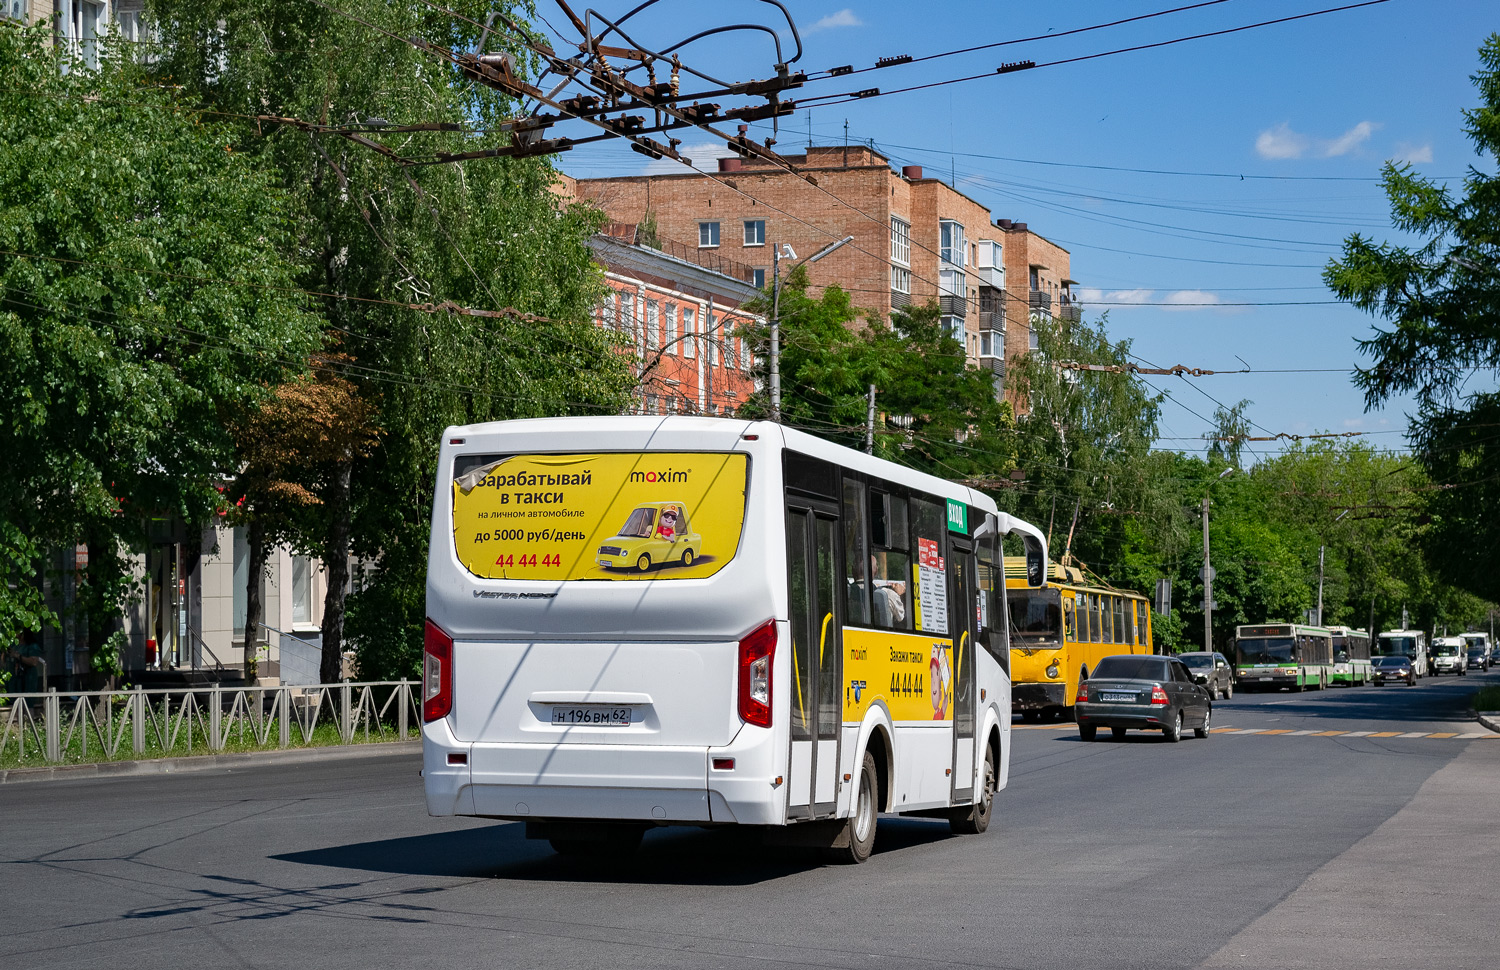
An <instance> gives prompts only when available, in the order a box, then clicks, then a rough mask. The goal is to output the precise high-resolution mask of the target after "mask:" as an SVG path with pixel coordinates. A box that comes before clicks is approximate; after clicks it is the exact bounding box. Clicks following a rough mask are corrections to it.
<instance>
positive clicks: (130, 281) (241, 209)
mask: <svg viewBox="0 0 1500 970" xmlns="http://www.w3.org/2000/svg"><path fill="white" fill-rule="evenodd" d="M65 67H66V70H64V68H65ZM244 134H245V133H244V132H243V131H242V130H239V129H236V128H233V127H230V126H228V125H225V124H222V123H220V122H218V121H215V120H214V119H212V118H205V117H204V116H202V115H200V114H198V113H196V112H195V111H193V110H192V109H191V108H190V107H189V106H188V104H187V102H186V101H185V100H184V99H183V97H182V96H181V94H180V93H179V92H173V91H171V90H168V89H165V88H162V87H158V86H155V85H150V84H143V83H142V82H141V77H140V74H139V72H138V70H137V69H136V68H135V66H134V64H133V62H132V61H131V60H130V59H129V58H127V57H125V56H122V54H121V52H120V51H119V50H117V49H115V48H114V47H112V46H110V45H105V46H104V47H103V49H102V51H101V55H100V65H99V68H98V69H97V70H90V69H87V68H86V67H85V65H83V64H81V63H78V62H73V63H67V64H65V62H64V58H63V55H61V54H60V53H58V52H57V51H56V50H55V49H54V48H53V47H52V46H51V45H49V43H48V34H47V32H46V31H45V30H44V29H41V28H37V29H31V30H19V29H15V28H10V27H6V28H4V29H0V415H3V416H4V418H3V424H0V451H3V452H4V453H5V454H6V455H8V456H10V457H11V460H10V461H7V462H4V463H0V523H4V525H3V528H0V564H3V565H0V571H3V572H4V574H5V575H4V579H5V580H6V581H7V582H5V583H4V584H0V638H4V639H9V638H10V637H12V636H13V635H14V634H15V632H16V630H17V629H18V628H36V627H37V626H39V625H40V624H39V621H40V620H41V619H43V618H44V613H45V610H44V609H43V606H42V603H41V600H40V597H39V595H38V593H37V581H38V576H37V573H38V570H39V569H40V564H41V562H42V553H43V551H44V550H46V549H49V548H52V549H56V548H67V549H71V548H72V547H73V546H74V545H75V544H78V543H87V544H88V546H89V550H90V556H89V564H88V569H87V572H86V574H85V577H84V579H85V582H84V586H83V588H82V590H81V591H80V598H79V601H80V603H82V604H84V605H85V607H86V609H87V612H88V613H89V614H91V617H92V619H93V622H92V623H91V625H90V633H91V638H92V639H94V640H95V641H96V643H99V644H102V643H103V642H104V641H105V640H106V639H107V637H108V635H109V632H110V626H111V624H112V623H114V622H117V621H118V614H119V610H120V608H121V606H122V605H123V600H124V598H125V596H126V594H127V592H128V589H129V584H128V582H127V579H128V571H127V564H126V562H125V560H124V559H123V558H122V552H123V551H124V550H127V549H139V548H141V546H142V544H143V543H144V541H145V537H146V529H147V524H148V522H149V520H151V519H152V518H162V517H178V518H181V519H183V520H185V521H188V522H194V523H202V522H205V521H207V520H208V519H209V518H210V517H211V516H212V515H214V514H215V513H216V512H217V511H218V509H219V507H220V503H221V497H220V493H219V491H218V489H217V486H218V484H219V481H220V474H221V472H222V471H223V470H224V469H225V468H227V467H230V466H231V465H232V461H233V454H234V449H233V441H232V438H231V436H230V434H229V432H228V431H227V429H226V418H227V416H228V415H229V414H232V413H234V412H235V411H237V410H240V409H246V408H253V407H254V406H255V405H256V403H257V402H258V401H259V400H260V399H261V398H262V397H263V395H264V394H265V393H266V389H267V388H268V387H270V386H274V385H275V384H278V383H280V382H282V381H283V380H285V379H287V377H288V376H289V375H290V374H294V373H296V372H297V371H298V370H299V369H300V368H301V366H302V361H303V359H304V358H305V356H306V354H307V353H308V352H309V351H310V350H312V349H313V348H314V347H315V346H316V344H317V340H318V325H317V320H316V319H315V318H314V317H312V316H310V315H309V314H308V313H307V312H306V311H305V309H304V308H303V307H302V306H301V304H300V301H299V300H298V299H296V298H295V296H294V295H293V294H291V293H290V292H289V288H290V287H293V286H294V285H295V284H296V282H297V278H298V274H299V270H300V267H299V266H298V264H297V261H296V259H295V255H296V251H297V250H296V245H295V238H296V237H295V234H294V228H295V226H296V222H297V220H296V217H295V211H294V207H293V203H292V200H291V198H290V197H289V195H288V194H287V193H285V192H283V191H280V190H279V189H278V188H277V187H276V184H275V179H274V177H273V173H272V171H271V169H270V168H269V166H267V165H266V164H265V163H264V161H263V160H262V159H260V158H258V157H257V156H256V155H255V154H254V153H253V152H246V151H244V150H243V148H244V141H245V138H244ZM12 584H14V585H12Z"/></svg>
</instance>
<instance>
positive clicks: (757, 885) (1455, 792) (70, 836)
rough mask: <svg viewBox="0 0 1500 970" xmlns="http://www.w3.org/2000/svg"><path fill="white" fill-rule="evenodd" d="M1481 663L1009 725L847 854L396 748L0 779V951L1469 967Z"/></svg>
mask: <svg viewBox="0 0 1500 970" xmlns="http://www.w3.org/2000/svg"><path fill="white" fill-rule="evenodd" d="M1495 680H1500V674H1492V675H1488V676H1486V677H1483V678H1481V677H1479V676H1476V675H1471V676H1469V677H1467V678H1464V679H1462V680H1459V679H1456V678H1455V679H1444V680H1441V681H1435V680H1425V681H1423V682H1421V684H1420V685H1419V686H1417V687H1415V688H1407V687H1387V688H1363V689H1358V690H1345V689H1338V690H1329V691H1324V692H1317V693H1309V694H1297V695H1293V694H1267V695H1248V696H1247V695H1243V694H1237V695H1236V696H1235V698H1234V699H1232V700H1229V701H1221V702H1219V704H1218V705H1217V706H1216V711H1215V726H1216V729H1217V731H1218V733H1216V734H1215V735H1213V736H1212V737H1210V738H1209V739H1207V740H1193V739H1187V740H1184V741H1183V742H1182V743H1180V744H1176V745H1169V744H1165V743H1163V742H1161V741H1160V739H1159V737H1158V736H1156V735H1151V734H1142V735H1139V736H1137V735H1135V734H1132V735H1130V736H1129V737H1128V738H1127V739H1126V740H1125V741H1123V742H1115V741H1113V740H1103V741H1096V742H1093V743H1084V742H1082V741H1080V740H1079V739H1078V736H1077V732H1076V730H1075V729H1074V728H1073V726H1072V725H1052V726H1041V727H1037V728H1026V729H1018V730H1016V731H1015V732H1014V733H1013V738H1014V755H1013V761H1012V769H1011V781H1010V787H1009V789H1008V790H1007V791H1005V792H1003V793H1002V794H1001V796H1000V799H999V801H998V802H997V805H998V816H997V819H996V823H995V826H994V827H992V829H991V831H990V832H989V833H988V834H987V835H984V836H975V837H967V838H957V837H953V836H951V835H949V834H948V830H947V827H946V825H944V824H942V823H937V822H931V821H925V820H906V819H896V818H885V819H882V821H881V826H880V836H879V840H878V842H877V845H876V851H875V855H874V856H873V858H872V859H871V860H870V861H869V862H868V863H866V864H865V865H863V866H859V867H837V866H823V865H821V864H819V863H817V862H815V861H812V860H810V859H808V858H807V857H805V856H803V855H800V854H798V853H797V852H795V851H792V850H774V851H771V850H766V849H764V848H761V847H759V846H757V845H755V844H753V843H751V842H748V841H747V840H745V839H744V838H743V837H741V836H737V835H736V834H734V833H726V832H708V831H700V830H662V831H659V832H653V833H652V834H651V835H649V836H648V837H647V839H646V842H645V844H644V846H643V848H642V851H641V853H640V854H639V856H637V857H636V858H635V859H633V860H631V861H629V862H627V863H619V864H613V865H589V864H581V863H576V862H572V861H568V860H563V859H560V858H558V857H556V856H554V855H553V854H552V853H551V851H550V849H549V848H548V847H547V846H546V845H545V844H544V843H543V844H535V843H530V842H527V841H525V840H524V839H523V838H522V837H521V827H520V826H518V825H511V824H498V823H485V822H474V821H457V820H452V819H429V818H428V817H427V816H426V815H425V813H424V810H423V806H422V798H421V790H420V780H419V778H418V776H417V763H416V760H415V759H413V758H410V757H393V758H367V759H360V760H349V761H330V762H325V763H317V764H298V765H277V766H263V767H254V768H250V769H248V770H243V771H242V770H234V771H227V772H217V771H215V772H208V771H205V772H197V773H191V774H183V775H168V776H146V777H126V778H109V779H89V780H69V781H51V782H45V783H28V784H7V785H3V786H0V820H3V829H0V830H3V832H4V839H3V841H0V967H6V968H8V967H17V968H19V967H26V968H41V967H53V966H69V967H87V966H91V965H99V966H108V967H111V968H115V967H122V966H126V967H133V966H150V967H153V968H173V967H191V968H194V970H202V968H203V967H207V966H215V967H218V966H224V967H230V966H247V967H277V968H284V967H287V966H296V965H307V966H312V967H318V968H332V967H360V968H369V967H384V966H397V965H399V966H420V967H427V966H432V967H442V968H445V970H451V968H455V967H589V968H600V967H610V968H638V967H719V966H733V967H758V968H774V967H782V966H786V967H793V966H795V967H809V966H811V967H849V968H874V967H891V968H898V967H899V968H926V967H937V966H956V965H962V966H966V967H1026V968H1031V967H1038V968H1041V967H1046V968H1051V967H1057V968H1069V970H1071V968H1077V967H1088V966H1096V967H1121V968H1126V967H1150V968H1153V970H1159V968H1171V967H1196V966H1203V965H1207V966H1214V967H1256V968H1263V967H1350V968H1360V970H1364V968H1369V967H1393V968H1395V967H1413V966H1433V967H1444V968H1447V967H1455V968H1457V967H1471V966H1472V967H1488V966H1492V965H1493V955H1494V954H1495V953H1496V952H1497V951H1500V948H1497V944H1500V907H1496V906H1495V905H1494V903H1493V902H1492V901H1490V900H1489V899H1487V898H1486V895H1485V894H1486V892H1487V891H1488V890H1489V888H1490V885H1491V883H1492V880H1493V876H1494V873H1496V872H1497V871H1500V869H1497V863H1500V850H1497V840H1496V839H1495V838H1494V835H1493V832H1494V827H1495V824H1496V822H1495V818H1494V817H1495V814H1496V806H1497V805H1500V800H1497V795H1500V739H1494V740H1489V739H1463V738H1460V737H1458V736H1457V735H1460V734H1464V733H1477V732H1479V731H1481V730H1482V729H1480V728H1478V726H1477V725H1476V724H1475V722H1474V721H1472V720H1468V719H1466V718H1465V716H1464V715H1463V708H1464V706H1465V700H1466V698H1467V696H1468V694H1469V693H1470V692H1472V690H1473V689H1474V688H1475V687H1476V686H1477V684H1478V683H1480V682H1483V681H1495ZM1018 728H1019V725H1018ZM1251 730H1254V731H1259V732H1266V731H1277V732H1285V733H1276V734H1270V733H1255V734H1239V733H1234V732H1238V731H1251ZM1366 731H1368V732H1372V733H1378V734H1382V735H1389V734H1395V735H1397V736H1388V737H1370V736H1369V735H1365V734H1359V735H1358V736H1354V735H1355V734H1356V733H1358V732H1366ZM1302 732H1307V733H1302ZM1327 732H1343V733H1332V734H1330V733H1327ZM1402 734H1412V735H1419V736H1414V737H1401V736H1399V735H1402ZM1434 734H1440V735H1444V734H1446V735H1454V736H1453V737H1432V735H1434Z"/></svg>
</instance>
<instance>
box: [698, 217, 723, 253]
mask: <svg viewBox="0 0 1500 970" xmlns="http://www.w3.org/2000/svg"><path fill="white" fill-rule="evenodd" d="M698 248H699V249H718V248H719V224H718V223H717V222H708V221H704V222H700V223H698Z"/></svg>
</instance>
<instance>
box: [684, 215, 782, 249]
mask: <svg viewBox="0 0 1500 970" xmlns="http://www.w3.org/2000/svg"><path fill="white" fill-rule="evenodd" d="M715 225H717V223H716V224H715ZM700 226H701V223H700ZM700 232H701V229H700ZM718 244H719V237H718V230H717V229H716V230H715V232H714V245H715V246H717V245H718ZM765 244H766V220H764V219H746V220H745V245H746V246H764V245H765Z"/></svg>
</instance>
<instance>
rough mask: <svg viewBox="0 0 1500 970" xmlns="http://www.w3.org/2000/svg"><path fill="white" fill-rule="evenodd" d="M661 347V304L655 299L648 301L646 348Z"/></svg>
mask: <svg viewBox="0 0 1500 970" xmlns="http://www.w3.org/2000/svg"><path fill="white" fill-rule="evenodd" d="M660 348H661V306H660V305H659V304H658V303H657V302H656V301H655V300H647V301H646V349H647V350H659V349H660Z"/></svg>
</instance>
